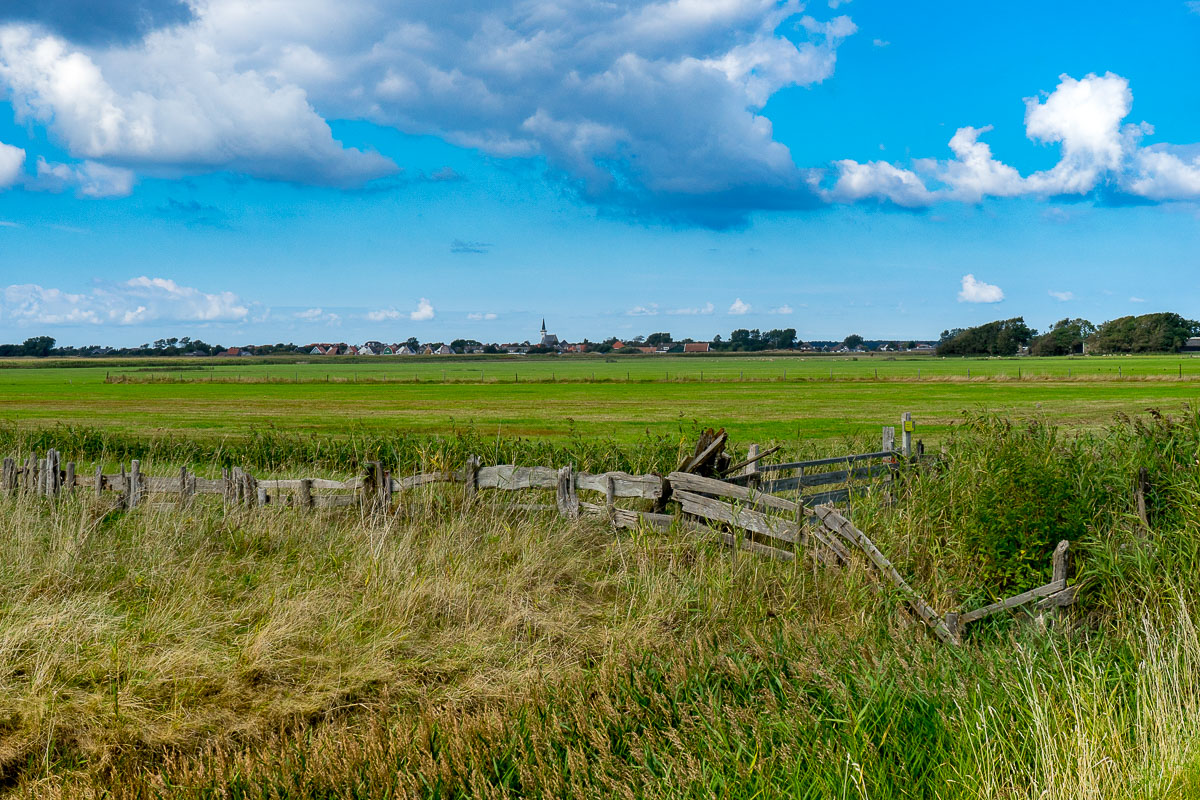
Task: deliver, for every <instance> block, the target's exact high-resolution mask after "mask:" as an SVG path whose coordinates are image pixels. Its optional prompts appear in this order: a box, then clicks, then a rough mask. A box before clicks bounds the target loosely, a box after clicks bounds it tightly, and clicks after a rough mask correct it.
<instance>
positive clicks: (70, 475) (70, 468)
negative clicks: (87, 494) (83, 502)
mask: <svg viewBox="0 0 1200 800" xmlns="http://www.w3.org/2000/svg"><path fill="white" fill-rule="evenodd" d="M63 488H64V489H66V490H67V491H68V492H71V493H72V494H74V492H75V462H74V461H68V462H67V477H66V480H64V481H63Z"/></svg>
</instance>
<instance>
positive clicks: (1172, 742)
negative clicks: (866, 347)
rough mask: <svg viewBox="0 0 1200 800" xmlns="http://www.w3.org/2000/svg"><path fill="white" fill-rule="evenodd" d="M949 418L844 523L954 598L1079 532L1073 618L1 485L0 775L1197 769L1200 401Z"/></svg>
mask: <svg viewBox="0 0 1200 800" xmlns="http://www.w3.org/2000/svg"><path fill="white" fill-rule="evenodd" d="M597 446H599V445H597ZM945 446H946V449H945V454H944V455H943V456H942V458H941V459H939V460H938V461H937V462H936V463H934V464H931V465H929V467H928V468H927V469H925V470H923V471H921V472H919V473H916V474H913V475H912V476H911V477H910V478H909V479H908V480H907V481H905V482H904V483H903V484H902V485H901V486H899V487H898V496H897V501H896V502H895V503H893V504H885V503H883V502H882V501H881V499H879V498H875V499H866V500H864V501H861V502H859V503H857V504H856V506H855V508H854V510H853V513H852V516H853V518H854V519H855V521H856V523H857V524H858V525H860V527H862V528H863V529H864V530H866V531H867V532H868V533H869V534H870V535H871V536H872V538H874V540H875V541H876V542H877V543H879V545H880V547H881V548H882V549H883V550H884V551H885V552H886V553H887V554H888V555H889V557H890V558H891V559H892V560H893V561H894V562H895V563H896V565H897V567H898V568H899V569H900V571H901V572H902V573H903V574H904V575H905V576H906V577H908V578H909V579H910V581H911V582H912V583H913V585H914V586H915V587H916V588H917V589H918V590H919V591H920V592H922V593H923V594H924V595H925V596H926V597H927V598H928V599H929V600H930V602H931V603H932V604H933V605H934V606H935V607H936V608H937V610H938V611H939V612H946V611H950V610H958V609H964V608H973V607H976V606H978V605H980V604H983V603H985V602H987V601H989V600H991V599H994V598H995V597H996V596H998V595H1002V594H1007V593H1011V592H1013V591H1018V590H1020V589H1021V588H1024V587H1027V586H1030V585H1034V584H1036V583H1038V582H1043V581H1044V580H1045V578H1046V577H1047V576H1048V571H1049V567H1050V565H1049V552H1050V550H1051V549H1052V548H1053V546H1054V543H1055V542H1057V541H1058V539H1060V538H1069V539H1070V540H1071V541H1072V543H1073V549H1074V550H1075V552H1076V554H1077V560H1076V578H1075V580H1077V581H1078V582H1079V583H1080V584H1081V586H1082V592H1081V598H1080V602H1079V604H1078V606H1077V608H1076V609H1075V610H1074V612H1073V613H1072V615H1071V616H1070V617H1069V618H1067V619H1061V620H1059V621H1057V622H1055V623H1054V624H1053V625H1051V626H1050V627H1049V628H1046V627H1044V626H1042V625H1039V624H1037V623H1036V622H1033V621H1031V620H1029V618H1028V617H1027V616H1023V615H1022V614H1021V613H1016V614H1012V615H1008V616H1005V615H1001V616H1000V617H997V618H994V619H991V620H988V621H986V622H984V623H981V624H979V625H978V626H972V627H971V628H970V629H969V630H968V635H967V639H966V642H965V644H964V647H962V648H961V649H948V648H946V647H944V646H942V645H940V644H938V643H937V642H936V641H935V640H933V639H932V638H931V637H930V636H928V635H927V634H926V632H925V631H924V629H923V628H922V627H920V626H919V625H917V624H915V623H914V622H913V621H912V620H911V619H910V618H909V617H908V616H907V614H906V613H905V612H904V610H903V608H902V604H901V603H900V602H899V601H898V599H897V598H896V597H895V596H894V595H893V594H892V593H891V592H890V591H889V590H888V589H887V587H886V585H885V584H882V583H880V582H879V581H878V580H877V579H876V578H875V576H874V575H873V574H872V573H871V572H869V571H868V570H866V569H865V568H864V567H862V566H859V567H856V568H851V569H846V570H837V571H834V570H825V569H821V570H814V569H813V568H812V566H811V564H808V563H804V562H803V561H798V562H794V563H780V562H774V561H766V560H760V559H757V558H753V557H750V556H742V557H739V558H738V559H736V560H734V559H731V558H730V555H729V553H728V552H726V551H723V550H721V549H719V548H717V547H715V546H714V545H713V543H712V542H711V541H710V540H707V539H704V538H698V537H696V536H693V535H689V534H686V533H684V532H682V531H679V532H673V533H669V534H663V533H652V532H649V531H638V532H622V533H614V532H613V531H611V530H609V529H608V528H606V527H605V526H603V525H601V524H599V523H597V522H593V521H586V520H584V521H578V522H566V521H562V520H560V519H558V518H557V517H552V516H547V517H530V516H528V515H523V514H517V513H514V512H509V511H506V510H504V509H503V508H497V507H493V506H491V505H489V503H490V502H491V501H492V499H493V498H492V497H491V496H489V495H487V494H482V495H480V496H479V497H476V498H475V499H469V498H467V497H466V496H463V495H460V494H458V493H457V491H456V490H454V489H441V490H438V491H432V490H429V491H426V490H421V491H418V492H416V493H413V494H411V495H406V497H407V498H408V500H407V502H406V503H405V505H404V507H403V510H402V512H401V513H400V514H399V515H398V516H397V518H395V519H393V520H391V521H390V522H388V523H387V524H376V523H370V522H369V521H366V520H363V519H361V518H358V517H354V516H347V515H346V514H344V513H340V514H337V515H328V516H321V515H305V514H299V513H296V512H294V511H292V510H289V509H286V508H280V509H270V510H266V511H261V512H258V513H255V514H252V515H242V514H231V515H229V516H226V515H223V514H222V513H221V511H220V510H219V509H217V508H216V507H211V508H206V507H198V508H197V509H195V510H194V512H193V513H192V514H191V515H190V516H189V515H182V514H179V513H174V512H173V513H169V514H168V513H158V512H154V511H151V510H148V509H147V510H138V511H135V512H131V513H128V514H123V513H120V512H109V511H107V510H106V509H103V508H100V507H96V506H94V505H92V504H91V501H90V500H88V499H86V498H82V497H81V498H78V499H76V500H72V501H69V502H66V503H64V504H61V505H58V506H50V505H43V504H39V503H28V502H24V501H22V502H19V503H18V502H14V501H13V500H11V499H0V527H2V529H3V530H5V531H8V532H9V533H8V535H6V536H5V537H3V538H2V539H0V608H3V610H4V615H3V617H2V618H0V648H2V650H0V653H2V656H0V668H2V672H0V686H2V687H3V694H2V695H0V696H2V697H3V706H2V708H0V719H2V721H3V731H2V733H0V770H2V772H0V780H3V785H4V786H5V787H7V791H8V792H9V793H10V794H11V795H13V796H18V797H38V798H41V797H88V796H94V797H172V798H215V797H238V798H285V797H286V798H314V800H315V798H330V797H346V798H366V797H408V796H419V797H467V796H470V797H475V796H478V797H503V796H526V797H530V796H558V797H609V796H613V795H618V796H625V797H680V798H682V797H709V796H713V795H719V796H732V797H756V796H757V797H764V796H766V797H771V796H798V797H813V798H826V797H829V798H847V797H849V798H926V797H941V798H1005V799H1007V798H1063V799H1064V800H1065V799H1066V798H1079V797H1092V798H1162V797H1168V798H1170V797H1178V798H1185V797H1192V796H1195V794H1196V792H1197V791H1200V671H1198V670H1200V640H1198V638H1197V630H1196V626H1195V624H1194V622H1193V613H1194V611H1195V608H1194V605H1193V602H1194V600H1193V598H1195V597H1196V596H1197V593H1198V590H1200V569H1198V567H1200V509H1198V506H1197V504H1196V502H1195V498H1196V497H1197V496H1198V495H1200V466H1198V465H1197V454H1198V453H1200V420H1198V419H1197V418H1196V416H1194V415H1191V414H1186V415H1181V416H1180V417H1179V418H1177V419H1167V418H1163V417H1154V416H1145V417H1141V418H1138V419H1119V420H1116V421H1115V422H1113V423H1112V424H1110V425H1109V426H1108V427H1107V428H1105V429H1103V430H1099V431H1092V432H1084V433H1078V432H1073V431H1064V430H1060V429H1056V428H1055V427H1053V426H1050V425H1046V424H1043V423H1036V424H1012V423H1009V422H1007V421H1005V420H1001V419H996V418H993V417H988V416H981V417H977V418H971V419H967V420H964V421H963V422H962V424H961V425H959V426H956V427H955V429H954V430H953V432H952V434H951V435H950V436H949V437H948V438H947V439H946V441H945ZM613 447H614V448H616V449H620V445H613ZM637 457H638V456H634V455H627V456H625V458H627V459H634V458H637ZM291 467H292V468H302V465H299V464H295V463H293V464H291ZM1141 468H1145V469H1146V470H1147V473H1148V475H1149V490H1148V492H1147V494H1146V498H1147V516H1148V522H1149V524H1148V525H1143V523H1142V521H1141V520H1140V519H1139V517H1138V515H1137V513H1136V504H1135V503H1134V499H1133V498H1134V495H1133V485H1134V484H1133V482H1134V479H1135V477H1136V476H1137V474H1138V471H1139V470H1140V469H1141ZM149 469H151V470H153V465H150V466H149Z"/></svg>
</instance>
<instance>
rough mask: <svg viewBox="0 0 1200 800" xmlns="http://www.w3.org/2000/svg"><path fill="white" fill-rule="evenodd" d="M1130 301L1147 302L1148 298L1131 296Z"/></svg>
mask: <svg viewBox="0 0 1200 800" xmlns="http://www.w3.org/2000/svg"><path fill="white" fill-rule="evenodd" d="M1129 302H1131V303H1144V302H1146V298H1144V297H1131V298H1129Z"/></svg>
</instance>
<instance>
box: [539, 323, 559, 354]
mask: <svg viewBox="0 0 1200 800" xmlns="http://www.w3.org/2000/svg"><path fill="white" fill-rule="evenodd" d="M541 334H542V338H541V341H540V342H538V344H539V345H540V346H542V347H554V348H557V347H558V346H559V342H558V337H557V336H555V335H554V334H553V333H546V318H545V317H542V330H541Z"/></svg>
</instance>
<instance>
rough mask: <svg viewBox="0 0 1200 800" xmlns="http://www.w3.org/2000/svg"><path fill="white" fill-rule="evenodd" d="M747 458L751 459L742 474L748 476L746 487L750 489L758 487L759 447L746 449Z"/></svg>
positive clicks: (755, 445) (752, 446) (751, 446)
mask: <svg viewBox="0 0 1200 800" xmlns="http://www.w3.org/2000/svg"><path fill="white" fill-rule="evenodd" d="M746 458H747V459H751V461H750V463H749V464H747V465H746V468H745V469H743V470H742V474H743V475H746V476H748V477H747V478H746V485H747V486H749V487H750V488H755V487H757V486H758V445H757V444H752V445H750V446H749V447H748V448H746Z"/></svg>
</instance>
